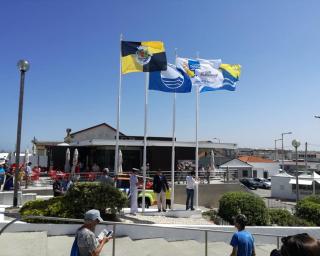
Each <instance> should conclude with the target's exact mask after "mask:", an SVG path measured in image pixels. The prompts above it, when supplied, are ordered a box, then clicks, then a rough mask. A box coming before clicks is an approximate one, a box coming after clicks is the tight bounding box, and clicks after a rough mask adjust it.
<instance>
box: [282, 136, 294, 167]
mask: <svg viewBox="0 0 320 256" xmlns="http://www.w3.org/2000/svg"><path fill="white" fill-rule="evenodd" d="M287 134H292V132H283V133H281V141H282V146H281V150H282V168H281V169H282V171H284V151H283V150H284V149H283V136H284V135H287Z"/></svg>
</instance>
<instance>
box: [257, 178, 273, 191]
mask: <svg viewBox="0 0 320 256" xmlns="http://www.w3.org/2000/svg"><path fill="white" fill-rule="evenodd" d="M253 180H254V181H255V182H257V184H258V188H264V189H271V181H268V180H267V179H263V178H253Z"/></svg>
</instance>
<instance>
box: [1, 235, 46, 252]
mask: <svg viewBox="0 0 320 256" xmlns="http://www.w3.org/2000/svg"><path fill="white" fill-rule="evenodd" d="M0 255H1V256H13V255H14V256H35V255H39V256H40V255H41V256H42V255H43V256H46V255H47V233H46V232H26V233H3V234H2V235H0Z"/></svg>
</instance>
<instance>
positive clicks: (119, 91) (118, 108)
mask: <svg viewBox="0 0 320 256" xmlns="http://www.w3.org/2000/svg"><path fill="white" fill-rule="evenodd" d="M122 39H123V37H122V34H120V72H119V87H118V106H117V134H116V148H115V155H114V175H117V174H118V165H119V129H120V106H121V87H122V73H121V69H122V65H121V57H122V56H121V41H122Z"/></svg>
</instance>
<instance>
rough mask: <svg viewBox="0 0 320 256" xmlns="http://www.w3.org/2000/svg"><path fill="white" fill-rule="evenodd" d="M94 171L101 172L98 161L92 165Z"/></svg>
mask: <svg viewBox="0 0 320 256" xmlns="http://www.w3.org/2000/svg"><path fill="white" fill-rule="evenodd" d="M92 171H93V172H100V167H99V165H97V164H96V163H94V164H93V165H92Z"/></svg>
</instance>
